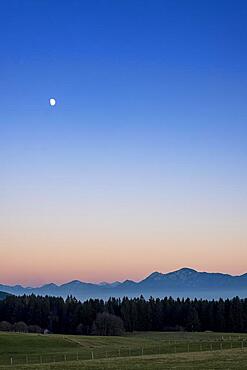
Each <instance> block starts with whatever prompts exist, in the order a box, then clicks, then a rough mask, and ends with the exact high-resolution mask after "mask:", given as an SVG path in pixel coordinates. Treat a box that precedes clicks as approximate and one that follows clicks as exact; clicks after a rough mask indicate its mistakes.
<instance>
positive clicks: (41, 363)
mask: <svg viewBox="0 0 247 370" xmlns="http://www.w3.org/2000/svg"><path fill="white" fill-rule="evenodd" d="M40 363H41V364H42V356H40Z"/></svg>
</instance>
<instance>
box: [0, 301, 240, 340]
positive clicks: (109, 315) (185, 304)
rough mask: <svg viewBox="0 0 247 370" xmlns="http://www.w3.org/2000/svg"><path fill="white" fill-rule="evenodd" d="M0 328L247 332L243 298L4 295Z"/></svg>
mask: <svg viewBox="0 0 247 370" xmlns="http://www.w3.org/2000/svg"><path fill="white" fill-rule="evenodd" d="M0 330H6V331H21V332H25V331H31V332H44V330H45V331H46V332H52V333H64V334H86V335H91V334H92V335H93V334H97V335H121V334H122V333H123V332H124V331H126V332H133V331H216V332H247V299H240V298H238V297H235V298H233V299H226V300H223V299H220V300H217V301H215V300H212V301H209V300H197V299H193V300H191V299H179V298H178V299H173V298H171V297H165V298H163V299H159V298H157V299H154V298H152V297H151V298H150V299H148V300H145V299H144V298H143V297H142V296H141V297H139V298H131V299H130V298H127V297H125V298H123V299H116V298H110V299H109V300H108V301H103V300H99V299H89V300H87V301H84V302H81V301H79V300H77V299H76V298H73V297H71V296H70V297H68V298H67V299H66V300H64V299H63V298H58V297H50V296H46V297H42V296H35V295H30V296H26V295H24V296H18V297H17V296H12V295H10V296H7V297H6V298H5V299H3V300H1V301H0Z"/></svg>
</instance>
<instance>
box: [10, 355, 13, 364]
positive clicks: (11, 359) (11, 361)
mask: <svg viewBox="0 0 247 370" xmlns="http://www.w3.org/2000/svg"><path fill="white" fill-rule="evenodd" d="M10 365H13V358H12V357H10Z"/></svg>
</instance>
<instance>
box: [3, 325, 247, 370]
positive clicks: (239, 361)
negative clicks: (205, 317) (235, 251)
mask: <svg viewBox="0 0 247 370" xmlns="http://www.w3.org/2000/svg"><path fill="white" fill-rule="evenodd" d="M0 369H19V370H20V369H23V370H24V369H26V370H28V369H29V370H34V369H37V370H48V369H54V370H56V369H60V370H62V369H64V370H71V369H85V370H86V369H88V370H89V369H91V370H100V369H102V370H103V369H104V370H106V369H112V370H132V369H133V370H135V369H136V370H137V369H139V370H141V369H143V370H151V369H152V370H161V369H177V370H178V369H224V370H227V369H247V335H243V334H229V333H227V334H226V333H183V332H181V333H179V332H177V333H134V334H131V335H125V336H123V337H96V336H72V335H70V336H63V335H54V334H53V335H37V334H17V333H0Z"/></svg>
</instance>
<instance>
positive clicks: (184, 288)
mask: <svg viewBox="0 0 247 370" xmlns="http://www.w3.org/2000/svg"><path fill="white" fill-rule="evenodd" d="M0 290H1V291H3V292H6V293H11V294H15V295H23V294H32V293H33V294H36V295H42V296H44V295H52V296H61V297H64V298H66V297H67V296H68V295H72V296H74V297H76V298H78V299H80V300H85V299H88V298H102V299H108V298H109V297H120V298H121V297H124V296H128V297H136V296H140V295H143V296H144V297H145V298H149V297H150V296H153V297H164V296H173V297H175V298H176V297H190V298H195V297H196V298H207V299H213V298H215V299H217V298H220V297H221V298H231V297H233V296H236V295H238V296H239V297H247V274H243V275H238V276H233V275H229V274H223V273H209V272H199V271H196V270H193V269H191V268H182V269H180V270H177V271H173V272H169V273H160V272H153V273H152V274H150V275H149V276H147V277H146V278H145V279H143V280H141V281H139V282H136V281H133V280H125V281H123V282H119V281H117V282H114V283H106V282H102V283H99V284H94V283H86V282H82V281H79V280H73V281H70V282H68V283H65V284H61V285H57V284H54V283H50V284H45V285H42V286H40V287H23V286H21V285H14V286H10V285H2V284H0Z"/></svg>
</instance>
